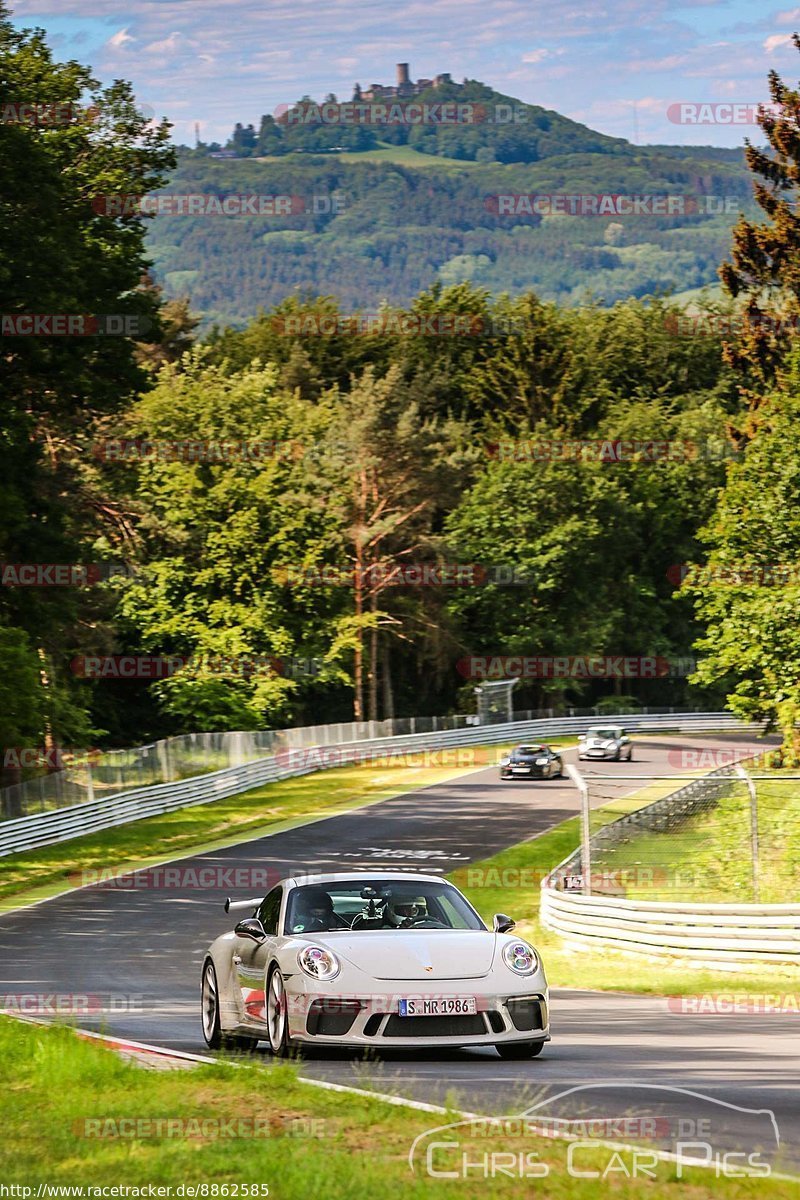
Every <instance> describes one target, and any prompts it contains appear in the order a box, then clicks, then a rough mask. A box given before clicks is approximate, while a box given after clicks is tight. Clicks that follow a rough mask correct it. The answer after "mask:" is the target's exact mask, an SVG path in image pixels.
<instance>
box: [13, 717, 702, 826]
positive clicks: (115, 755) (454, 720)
mask: <svg viewBox="0 0 800 1200" xmlns="http://www.w3.org/2000/svg"><path fill="white" fill-rule="evenodd" d="M701 711H702V710H700V709H697V708H692V709H680V708H642V709H640V710H637V713H640V714H641V715H642V716H664V715H669V714H671V713H675V714H686V713H699V712H701ZM597 715H598V709H597V708H575V707H570V708H562V709H557V708H546V709H527V710H525V711H518V712H515V713H513V714H512V717H511V719H512V720H513V722H514V723H518V722H523V721H537V720H547V719H551V718H558V717H594V716H597ZM499 719H500V716H499V714H490V713H487V714H485V715H483V716H479V715H478V714H460V715H457V716H449V717H402V718H397V719H395V720H391V721H344V722H338V723H334V724H330V725H305V726H299V727H296V728H293V729H278V730H261V731H254V732H249V731H245V732H234V733H187V734H181V735H180V736H178V737H172V738H164V739H163V740H161V741H157V742H152V743H150V744H148V745H146V746H137V747H136V748H134V749H131V750H108V751H96V750H93V751H87V752H86V753H81V752H79V753H77V754H75V755H70V756H69V761H68V763H65V765H64V767H63V769H62V770H57V771H50V772H49V773H45V772H44V771H42V772H41V773H40V774H38V775H37V776H35V777H33V778H29V779H24V780H22V781H20V782H15V783H13V784H10V785H9V786H6V787H3V788H0V821H2V820H11V819H14V818H16V817H24V816H28V815H29V814H32V813H37V812H47V811H50V810H53V809H58V808H65V807H68V806H70V805H73V804H81V803H83V802H85V801H93V800H96V799H102V798H103V797H104V796H110V795H119V794H121V793H123V792H129V791H133V790H134V789H136V788H141V787H148V786H151V785H153V784H157V783H172V782H175V781H176V780H180V779H188V778H191V777H192V776H195V775H203V774H208V773H209V772H211V771H219V770H222V769H223V768H224V767H238V766H242V765H243V764H244V763H248V762H253V761H255V760H256V759H258V758H263V757H265V756H266V755H269V754H275V753H277V752H278V751H280V750H287V749H288V750H296V749H309V748H311V747H314V746H335V745H342V744H345V743H347V742H355V741H361V740H364V739H369V738H381V737H402V736H404V735H406V734H415V733H437V732H439V731H443V730H455V729H467V728H469V727H470V726H476V725H491V724H494V723H496V722H497V721H498V720H499Z"/></svg>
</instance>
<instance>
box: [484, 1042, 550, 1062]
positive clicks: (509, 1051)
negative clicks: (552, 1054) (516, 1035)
mask: <svg viewBox="0 0 800 1200" xmlns="http://www.w3.org/2000/svg"><path fill="white" fill-rule="evenodd" d="M543 1049H544V1042H503V1043H502V1044H501V1045H499V1046H495V1050H496V1051H497V1053H498V1054H499V1055H500V1057H501V1058H506V1059H517V1060H519V1059H521V1058H536V1056H537V1054H541V1053H542V1050H543Z"/></svg>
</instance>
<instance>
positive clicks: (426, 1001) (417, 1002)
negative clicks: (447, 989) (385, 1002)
mask: <svg viewBox="0 0 800 1200" xmlns="http://www.w3.org/2000/svg"><path fill="white" fill-rule="evenodd" d="M397 1011H398V1013H399V1015H400V1016H401V1017H454V1016H464V1015H469V1014H471V1013H474V1012H475V1011H476V1008H475V997H474V996H416V997H414V999H411V998H410V997H409V999H407V1000H400V1001H398V1010H397Z"/></svg>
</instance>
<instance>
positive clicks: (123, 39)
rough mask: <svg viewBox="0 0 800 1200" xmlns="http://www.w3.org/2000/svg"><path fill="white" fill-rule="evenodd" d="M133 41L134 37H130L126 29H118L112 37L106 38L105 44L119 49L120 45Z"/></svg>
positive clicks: (113, 48)
mask: <svg viewBox="0 0 800 1200" xmlns="http://www.w3.org/2000/svg"><path fill="white" fill-rule="evenodd" d="M135 41H136V38H133V37H131V35H130V34H129V33H128V30H127V29H120V30H118V31H117V33H115V34H114V35H113V37H110V38H109V39H108V41H107V42H106V45H107V46H110V47H111V49H112V50H121V49H122V47H123V46H125V45H127V43H128V42H135Z"/></svg>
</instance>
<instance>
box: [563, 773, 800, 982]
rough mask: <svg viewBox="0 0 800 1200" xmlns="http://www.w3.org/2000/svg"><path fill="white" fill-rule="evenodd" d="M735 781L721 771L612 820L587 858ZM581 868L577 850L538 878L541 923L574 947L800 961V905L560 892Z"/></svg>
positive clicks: (665, 826)
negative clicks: (647, 898)
mask: <svg viewBox="0 0 800 1200" xmlns="http://www.w3.org/2000/svg"><path fill="white" fill-rule="evenodd" d="M735 781H736V774H735V772H734V769H733V768H731V767H727V766H726V767H720V768H719V769H718V770H716V771H712V772H711V773H710V774H709V775H706V776H703V777H702V778H701V779H696V780H693V781H692V782H691V783H688V784H686V785H685V786H684V787H682V788H679V789H678V790H677V791H676V792H673V793H672V794H671V795H669V796H664V797H662V799H660V800H656V801H655V802H654V803H653V804H648V805H647V806H646V807H644V808H640V809H639V810H638V811H636V812H633V813H629V814H628V815H627V816H624V817H621V818H619V820H617V821H613V822H610V823H609V824H608V825H606V826H605V827H604V828H602V829H600V830H599V831H598V832H597V833H596V834H595V835H594V837H592V839H591V844H590V845H591V851H592V854H593V852H594V851H595V850H597V851H599V850H601V849H604V848H607V847H609V846H612V845H614V843H615V842H618V841H620V840H621V839H623V838H625V837H626V836H627V835H628V834H629V833H630V831H631V828H637V827H638V828H640V829H643V830H644V829H653V830H657V831H661V832H663V831H665V830H669V829H671V828H673V827H674V826H675V825H677V824H679V823H680V822H681V821H682V820H684V819H685V818H686V817H688V816H691V815H693V814H694V813H697V812H699V811H701V810H702V809H703V808H704V807H705V806H707V805H708V804H709V802H711V803H713V802H714V799H715V797H719V796H722V795H724V794H725V792H726V791H728V790H729V789H730V788H731V786H732V785H733V784H734V783H735ZM590 857H591V856H590ZM580 870H581V850H580V848H579V849H577V850H575V851H573V852H572V854H570V855H569V856H568V857H567V858H566V859H564V861H563V862H562V863H559V865H558V866H557V867H556V868H555V869H554V870H553V871H552V872H551V873H550V875H548V877H547V878H546V879H545V880H543V882H542V888H541V898H540V910H539V911H540V917H541V920H542V924H543V925H545V926H546V927H547V928H548V929H552V930H553V932H555V933H558V934H560V935H561V936H562V937H563V938H565V939H567V940H568V941H569V942H571V943H573V944H576V945H581V946H601V947H603V946H605V947H609V948H612V949H615V950H620V951H624V952H628V953H633V954H640V955H647V956H653V957H661V958H680V959H688V960H690V961H692V962H695V963H697V964H703V965H708V966H718V965H725V966H728V967H731V966H736V965H737V964H742V965H743V966H747V965H748V964H757V963H792V964H794V965H795V966H796V965H797V964H798V963H800V904H727V903H715V904H702V903H697V902H690V903H680V902H671V901H669V902H668V901H662V900H639V899H635V900H629V899H627V898H624V897H619V896H609V895H604V894H595V895H592V894H588V895H587V894H583V893H581V892H578V891H568V890H564V885H565V881H566V880H567V878H568V877H570V876H573V877H576V876H578V875H579V874H580Z"/></svg>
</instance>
